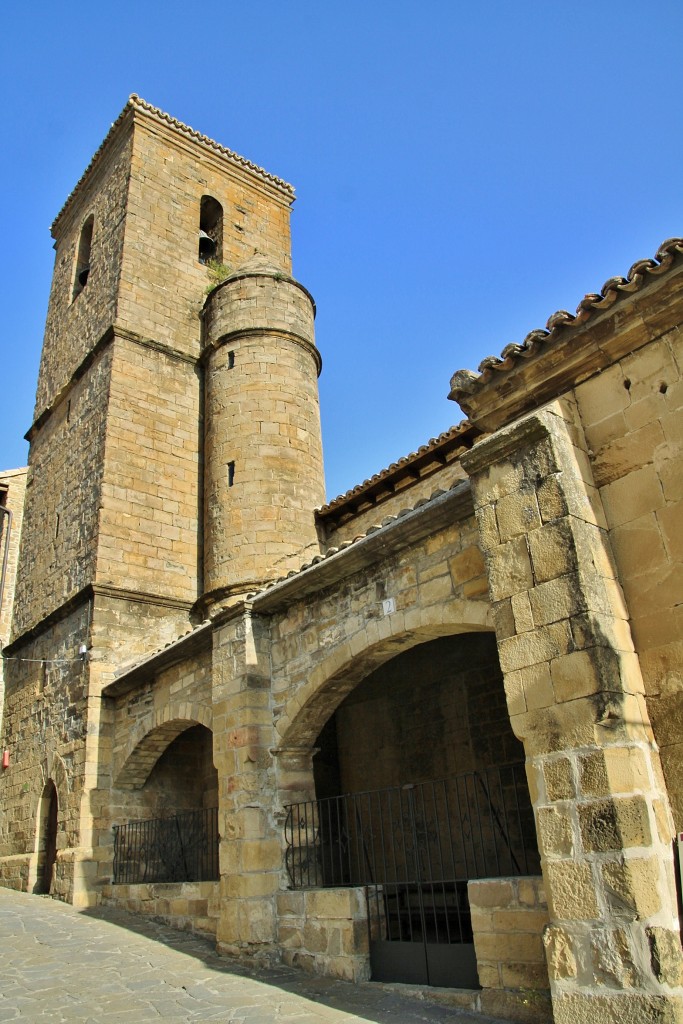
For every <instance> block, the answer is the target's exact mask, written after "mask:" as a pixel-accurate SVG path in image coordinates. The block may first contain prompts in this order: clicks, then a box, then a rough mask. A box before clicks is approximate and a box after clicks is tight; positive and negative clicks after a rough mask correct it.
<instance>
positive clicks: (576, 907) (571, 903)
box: [545, 861, 600, 921]
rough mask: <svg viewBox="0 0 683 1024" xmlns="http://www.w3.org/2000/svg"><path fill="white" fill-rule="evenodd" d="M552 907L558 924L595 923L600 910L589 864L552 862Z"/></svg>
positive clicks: (547, 870)
mask: <svg viewBox="0 0 683 1024" xmlns="http://www.w3.org/2000/svg"><path fill="white" fill-rule="evenodd" d="M545 873H546V878H547V880H548V887H547V893H548V907H549V910H550V916H551V919H552V920H554V921H572V920H573V921H594V920H596V919H597V918H598V917H599V916H600V909H599V907H598V903H597V897H596V893H595V889H594V886H593V877H592V874H591V869H590V865H589V864H585V863H575V862H574V861H548V862H547V863H546V865H545Z"/></svg>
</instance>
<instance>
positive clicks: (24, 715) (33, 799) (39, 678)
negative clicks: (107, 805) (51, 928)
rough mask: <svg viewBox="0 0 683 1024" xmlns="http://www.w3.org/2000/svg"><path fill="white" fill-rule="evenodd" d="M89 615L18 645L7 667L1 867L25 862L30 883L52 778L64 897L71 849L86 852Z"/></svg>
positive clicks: (84, 611)
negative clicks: (85, 649) (84, 646)
mask: <svg viewBox="0 0 683 1024" xmlns="http://www.w3.org/2000/svg"><path fill="white" fill-rule="evenodd" d="M90 614H91V610H90V604H89V602H83V603H81V604H80V605H79V606H77V607H76V608H75V609H74V610H73V611H72V612H71V613H70V614H68V615H66V616H64V618H62V619H61V620H60V621H58V622H56V623H54V624H53V625H52V626H50V627H49V628H46V629H45V630H44V631H42V632H41V633H40V634H38V635H37V636H36V637H35V638H32V639H30V640H27V641H26V642H24V643H23V644H22V645H21V646H20V647H15V648H14V651H13V653H12V655H11V657H12V659H17V660H11V661H8V662H7V663H6V665H5V673H6V685H7V693H6V701H5V720H4V723H3V729H4V737H3V740H2V743H3V749H7V750H9V752H10V767H9V768H8V769H7V770H6V771H4V772H3V773H2V776H1V777H0V806H2V808H3V814H2V818H1V819H0V862H4V861H5V860H6V859H11V858H13V857H14V858H15V860H14V864H15V867H16V866H17V865H18V864H19V863H20V862H21V864H23V865H24V866H25V869H22V877H23V879H24V882H25V884H29V883H30V880H31V871H32V870H34V869H35V865H34V864H33V858H34V854H35V853H36V844H37V832H36V829H37V825H38V817H39V802H40V798H41V795H42V793H43V790H44V788H45V784H46V783H47V781H48V779H52V781H53V782H54V783H55V786H56V788H57V796H58V803H59V817H58V823H59V833H58V860H57V885H56V892H57V893H58V894H59V895H61V896H62V897H63V898H71V897H72V896H73V881H72V877H71V872H70V869H69V867H68V865H67V860H68V857H69V856H72V854H69V855H67V853H66V850H67V848H72V850H73V849H75V848H78V847H80V845H81V841H82V840H81V831H80V809H81V808H80V800H81V796H82V794H83V790H84V781H85V771H86V764H85V743H84V737H85V734H86V731H87V726H88V709H87V680H88V665H87V662H86V661H84V660H83V659H82V658H80V657H79V654H78V650H79V646H80V645H81V643H83V642H87V637H88V629H89V621H90ZM24 659H25V660H24ZM16 858H18V859H16ZM29 869H30V870H29ZM12 870H13V871H14V868H13V869H12ZM2 873H3V869H2V868H1V867H0V874H2Z"/></svg>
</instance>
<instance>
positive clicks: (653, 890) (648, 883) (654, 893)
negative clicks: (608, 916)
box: [600, 857, 662, 918]
mask: <svg viewBox="0 0 683 1024" xmlns="http://www.w3.org/2000/svg"><path fill="white" fill-rule="evenodd" d="M600 873H601V875H602V879H603V882H604V886H605V893H606V896H607V900H608V902H609V904H610V905H611V906H612V908H613V910H614V912H615V913H616V914H619V915H621V914H623V913H624V911H625V910H626V911H627V912H630V913H632V914H633V916H634V917H635V916H638V917H641V918H648V917H653V916H654V915H655V914H657V913H659V911H660V910H661V906H662V901H661V896H660V893H659V881H660V867H659V862H658V860H657V859H656V858H655V857H629V858H628V860H623V859H620V860H616V861H613V860H609V861H605V862H604V863H602V864H601V865H600Z"/></svg>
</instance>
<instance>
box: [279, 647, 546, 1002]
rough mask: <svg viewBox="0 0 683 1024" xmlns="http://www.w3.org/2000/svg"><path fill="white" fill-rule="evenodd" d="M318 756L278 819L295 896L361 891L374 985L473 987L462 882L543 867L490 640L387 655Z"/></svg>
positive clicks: (339, 712)
mask: <svg viewBox="0 0 683 1024" xmlns="http://www.w3.org/2000/svg"><path fill="white" fill-rule="evenodd" d="M315 747H316V748H317V753H316V754H315V756H314V758H313V774H314V780H315V790H316V800H315V801H313V802H311V803H310V804H308V805H307V804H301V805H294V806H293V808H292V810H291V812H290V815H289V818H288V822H289V824H290V835H289V836H288V844H289V845H288V851H287V853H288V864H287V867H288V870H289V878H290V882H291V884H292V885H293V887H295V888H299V887H301V888H307V887H318V886H321V887H339V886H360V887H364V888H365V889H366V891H367V893H368V916H369V923H370V947H371V967H372V973H373V977H374V978H375V979H377V980H392V981H408V982H414V983H419V984H425V983H427V984H432V985H446V986H453V987H468V988H469V987H473V986H476V985H477V983H478V980H477V968H476V958H475V954H474V946H473V937H472V923H471V916H470V911H469V903H468V895H467V891H468V890H467V886H468V881H469V880H471V879H474V878H483V877H501V876H504V875H520V874H535V873H537V872H538V870H539V856H538V848H537V842H536V834H535V826H534V819H533V811H532V807H531V801H530V798H529V792H528V788H527V783H526V776H525V770H524V763H523V762H524V752H523V747H522V745H521V743H520V742H519V741H518V740H517V739H516V737H515V736H514V734H513V732H512V728H511V725H510V719H509V715H508V711H507V703H506V699H505V691H504V685H503V678H502V674H501V671H500V666H499V662H498V654H497V648H496V643H495V638H494V636H493V634H491V633H483V632H480V633H468V634H458V635H454V636H447V637H441V638H439V639H435V640H431V641H428V642H426V643H423V644H419V645H417V646H415V647H412V648H410V649H409V650H406V651H403V652H402V653H400V654H398V655H396V656H395V657H394V658H393V659H391V660H390V661H387V662H385V663H384V664H382V665H381V666H379V667H378V668H377V669H375V670H374V671H373V672H371V673H370V674H369V675H367V676H366V677H365V678H364V679H363V680H362V681H361V682H360V683H359V684H358V685H357V686H356V687H355V688H354V689H353V690H351V692H350V693H349V694H348V696H347V697H346V698H345V700H344V701H343V702H342V703H341V704H340V705H339V706H338V707H337V708H336V710H335V712H334V713H333V714H332V715H331V716H330V717H329V718H328V720H327V722H326V723H325V725H324V727H323V728H322V730H321V731H320V733H319V735H318V738H317V740H316V742H315Z"/></svg>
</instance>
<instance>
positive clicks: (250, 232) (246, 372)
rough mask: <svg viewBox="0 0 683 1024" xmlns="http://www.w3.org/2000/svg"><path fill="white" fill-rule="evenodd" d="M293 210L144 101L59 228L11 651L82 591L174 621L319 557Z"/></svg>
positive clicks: (309, 340)
mask: <svg viewBox="0 0 683 1024" xmlns="http://www.w3.org/2000/svg"><path fill="white" fill-rule="evenodd" d="M292 201H293V190H292V188H291V186H289V185H287V184H286V183H285V182H282V181H280V180H279V179H277V178H274V177H273V176H272V175H270V174H268V173H267V172H265V171H263V170H262V169H261V168H258V167H256V166H255V165H253V164H250V163H249V162H248V161H247V160H244V159H243V158H241V157H238V156H237V155H236V154H234V153H232V152H231V151H229V150H227V149H224V148H223V147H222V146H220V145H218V144H217V143H215V142H213V141H211V140H210V139H207V138H205V137H204V136H201V135H199V134H198V133H197V132H194V131H193V130H192V129H190V128H187V127H186V126H185V125H182V124H181V123H180V122H177V121H175V120H174V119H173V118H171V117H169V116H168V115H166V114H163V113H162V112H161V111H159V110H156V109H155V108H153V107H151V106H149V104H147V103H145V102H144V101H143V100H141V99H139V98H138V97H136V96H132V97H131V98H130V100H129V102H128V104H127V105H126V107H125V108H124V110H123V112H122V114H121V115H120V117H119V118H118V119H117V121H116V122H115V123H114V125H113V126H112V128H111V130H110V132H109V135H108V136H107V138H106V139H105V141H104V143H103V144H102V146H101V147H100V149H99V150H98V152H97V153H96V154H95V157H94V158H93V160H92V163H91V164H90V166H89V168H88V169H87V170H86V172H85V174H84V176H83V178H82V179H81V181H80V182H79V183H78V185H77V186H76V188H75V190H74V192H73V193H72V195H71V196H70V197H69V199H68V200H67V202H66V204H65V206H64V208H63V209H62V211H61V213H60V214H59V216H58V217H57V219H56V220H55V222H54V225H53V235H54V238H55V248H56V252H57V256H56V263H55V272H54V279H53V285H52V292H51V297H50V305H49V311H48V319H47V327H46V334H45V344H44V349H43V356H42V361H41V367H40V376H39V382H38V391H37V400H36V410H35V417H34V424H33V426H32V428H31V430H30V432H29V433H30V439H31V442H32V449H31V468H32V473H31V477H30V486H29V498H28V503H27V519H26V525H25V527H24V530H25V536H26V554H27V556H28V557H29V559H30V563H31V571H30V572H28V573H26V572H25V573H24V574H23V577H22V583H21V584H20V586H19V589H18V593H17V609H18V610H17V616H18V619H17V625H16V628H15V632H18V633H19V634H21V633H22V632H23V631H24V630H25V629H26V628H31V627H33V626H35V625H36V623H37V622H39V621H40V620H41V619H42V618H43V617H44V616H45V615H47V614H50V613H53V612H55V610H56V609H57V608H59V607H60V606H61V605H62V604H63V603H64V602H65V601H68V600H71V599H73V597H74V595H76V594H77V593H78V592H79V591H81V590H82V589H83V587H86V586H89V585H97V586H99V587H101V588H103V590H106V591H107V592H108V593H109V594H111V595H114V594H121V593H122V592H124V591H125V592H126V595H127V599H128V600H135V598H136V597H137V596H140V597H142V598H143V599H144V602H145V607H146V609H147V610H149V608H150V606H152V605H155V604H156V605H157V607H158V609H159V610H160V609H161V608H163V609H165V611H163V612H161V611H160V618H161V619H163V620H165V619H167V618H169V616H168V614H167V612H168V611H169V609H170V608H173V612H172V614H171V615H170V618H171V619H172V620H173V621H175V620H177V618H178V616H177V614H176V613H177V612H179V611H181V609H182V610H183V611H184V613H185V614H186V615H187V614H188V613H189V611H190V609H191V607H192V606H193V604H194V602H195V601H196V600H197V598H198V597H200V596H201V595H202V594H203V593H206V592H211V593H213V592H214V591H221V592H224V591H226V589H227V591H228V592H232V591H234V590H235V589H237V590H240V589H242V590H243V589H244V588H245V587H248V586H253V585H255V584H258V582H259V581H262V580H264V579H266V578H268V577H269V576H272V575H277V574H278V573H281V572H282V571H283V568H284V571H286V570H287V569H288V568H289V567H290V565H289V563H288V558H290V559H291V558H294V559H295V558H296V557H297V554H298V552H299V551H302V550H303V549H307V548H310V546H311V545H314V544H316V543H317V542H316V537H315V529H314V524H313V515H312V510H313V508H314V507H315V506H316V505H317V504H320V503H321V502H322V501H323V500H324V492H323V483H322V480H323V477H322V454H321V441H320V424H319V413H318V398H317V383H316V381H317V373H318V371H319V368H320V360H319V357H318V354H317V351H316V349H315V345H314V342H313V303H312V300H311V298H310V296H308V294H307V293H306V292H305V290H304V289H303V288H301V287H300V286H299V285H297V284H296V283H295V282H294V281H293V279H292V278H291V277H290V271H291V255H290V231H289V211H290V206H291V203H292ZM255 254H258V255H256V256H255ZM228 275H230V276H229V279H228V280H227V281H226V282H225V283H224V284H222V285H221V286H220V287H219V288H217V289H216V291H215V292H213V293H212V294H211V296H210V299H209V300H208V302H207V310H206V314H205V320H204V344H203V345H202V324H201V318H200V311H201V308H202V303H203V301H204V296H205V294H206V291H207V289H208V288H210V286H211V284H212V283H215V280H216V276H223V277H226V276H228ZM202 348H203V352H202ZM204 375H206V410H207V421H206V431H205V433H206V444H207V452H206V461H205V463H204V453H203V450H202V449H203V444H204V428H203V427H202V423H201V418H202V406H203V401H204V396H203V394H202V388H203V383H202V380H203V377H204ZM203 472H204V473H205V475H206V508H205V512H204V515H203V514H202V504H203V500H204V496H203V487H202V473H203ZM84 483H85V486H84ZM202 518H204V521H205V524H206V534H205V550H202V529H201V526H200V524H201V522H202ZM46 533H47V535H48V536H49V538H50V542H49V543H45V540H46ZM257 549H260V550H259V552H258V553H257ZM237 552H239V558H240V561H241V563H243V565H244V568H243V570H242V569H240V570H239V571H238V570H237V569H236V568H235V565H236V563H235V558H236V553H237ZM309 553H310V552H309ZM228 564H229V565H230V566H231V568H230V569H229V570H228V569H227V565H228ZM219 567H220V568H219ZM203 571H204V572H206V574H207V579H206V581H203V580H202V573H203ZM147 617H148V618H149V614H147ZM157 617H159V616H157ZM152 632H155V630H152ZM163 632H164V631H163V629H162V630H161V633H162V634H163ZM159 638H160V639H162V640H163V639H165V636H163V635H160V637H159Z"/></svg>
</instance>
